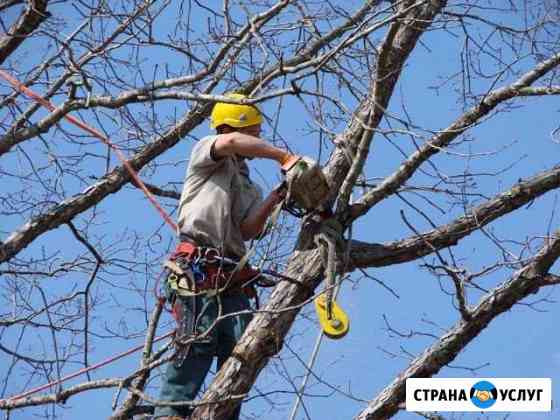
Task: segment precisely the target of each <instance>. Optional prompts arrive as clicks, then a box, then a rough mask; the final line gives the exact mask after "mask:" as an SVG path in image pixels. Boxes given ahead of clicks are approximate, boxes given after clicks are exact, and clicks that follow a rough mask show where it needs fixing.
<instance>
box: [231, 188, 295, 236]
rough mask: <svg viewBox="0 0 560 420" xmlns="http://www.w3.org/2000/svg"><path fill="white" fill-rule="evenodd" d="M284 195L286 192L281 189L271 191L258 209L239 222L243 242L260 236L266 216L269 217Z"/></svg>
mask: <svg viewBox="0 0 560 420" xmlns="http://www.w3.org/2000/svg"><path fill="white" fill-rule="evenodd" d="M285 195H286V191H285V190H283V189H282V190H281V189H276V190H274V191H272V192H271V193H270V194H269V195H268V196H267V197H266V198H265V200H264V201H263V202H262V204H261V205H260V207H259V208H258V209H257V210H255V211H254V212H253V213H252V214H250V215H249V216H248V217H247V218H246V219H245V220H243V222H241V226H240V227H241V236H243V240H244V241H248V240H249V239H253V238H256V237H257V236H259V235H260V234H261V232H262V230H263V228H264V224H265V223H266V219H268V216H270V214H271V213H272V211H273V210H274V207H275V206H276V204H278V203H279V202H280V201H282V199H283V198H284V196H285Z"/></svg>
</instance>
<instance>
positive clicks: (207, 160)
mask: <svg viewBox="0 0 560 420" xmlns="http://www.w3.org/2000/svg"><path fill="white" fill-rule="evenodd" d="M217 139H218V136H207V137H204V138H203V139H202V140H200V141H199V142H198V143H197V144H196V145H195V146H194V147H193V149H192V152H191V159H190V162H189V168H190V170H191V171H196V170H208V169H213V168H216V167H218V166H220V165H222V164H223V159H218V160H216V159H214V156H213V148H214V143H215V142H216V140H217Z"/></svg>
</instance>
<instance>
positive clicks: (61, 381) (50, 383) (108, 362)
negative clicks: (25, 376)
mask: <svg viewBox="0 0 560 420" xmlns="http://www.w3.org/2000/svg"><path fill="white" fill-rule="evenodd" d="M174 333H175V331H170V332H168V333H167V334H164V335H162V336H160V337H156V338H154V341H153V342H154V343H157V342H158V341H161V340H163V339H164V338H167V337H169V336H171V335H173V334H174ZM142 348H144V344H141V345H139V346H136V347H134V348H131V349H129V350H127V351H125V352H123V353H120V354H117V355H115V356H112V357H110V358H108V359H106V360H104V361H102V362H99V363H96V364H95V365H91V366H88V367H85V368H82V369H80V370H78V371H76V372H74V373H71V374H69V375H66V376H64V377H62V378H60V379H57V380H56V381H52V382H49V383H48V384H44V385H41V386H38V387H37V388H33V389H30V390H29V391H25V392H23V393H22V394H19V395H14V396H13V397H10V398H8V399H5V400H0V406H2V403H4V404H5V403H7V402H8V401H13V400H19V399H21V398H25V397H28V396H30V395H32V394H36V393H37V392H41V391H44V390H45V389H47V388H50V387H52V386H55V385H60V384H61V383H63V382H66V381H68V380H70V379H73V378H75V377H76V376H80V375H83V374H84V373H87V372H89V371H92V370H95V369H98V368H101V367H103V366H106V365H108V364H110V363H113V362H115V361H117V360H119V359H122V358H123V357H125V356H128V355H129V354H132V353H134V352H137V351H138V350H140V349H142Z"/></svg>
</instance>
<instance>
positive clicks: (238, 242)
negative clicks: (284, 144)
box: [179, 136, 262, 257]
mask: <svg viewBox="0 0 560 420" xmlns="http://www.w3.org/2000/svg"><path fill="white" fill-rule="evenodd" d="M216 139H217V136H208V137H205V138H203V139H202V140H200V141H199V142H198V143H197V144H196V145H195V146H194V147H193V150H192V153H191V159H190V162H189V166H188V169H187V177H186V179H185V184H184V186H183V193H182V194H181V201H180V204H179V234H180V235H181V236H183V237H187V238H189V239H190V240H192V241H193V242H194V243H196V244H197V245H199V246H207V247H214V248H217V249H218V250H220V251H221V252H222V253H223V255H225V256H229V257H242V256H243V255H245V251H246V249H245V242H244V241H243V238H242V236H241V230H240V226H241V222H242V221H243V220H244V219H245V218H246V217H247V216H248V215H249V214H251V213H252V212H253V211H255V210H256V209H257V208H258V207H259V205H260V204H261V203H262V192H261V189H260V188H259V187H258V186H257V185H256V184H254V183H253V182H251V180H250V179H249V168H248V167H247V164H246V163H245V161H244V160H242V159H241V160H239V159H236V158H233V157H225V158H222V159H218V160H214V159H213V156H212V152H211V151H212V146H213V144H214V142H215V141H216Z"/></svg>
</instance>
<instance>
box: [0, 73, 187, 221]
mask: <svg viewBox="0 0 560 420" xmlns="http://www.w3.org/2000/svg"><path fill="white" fill-rule="evenodd" d="M0 76H1V77H2V78H4V79H5V80H6V81H7V82H9V83H10V84H11V85H12V86H13V87H14V88H15V89H17V90H19V91H20V92H21V93H23V94H24V95H26V96H28V97H29V98H31V99H33V100H34V101H35V102H37V103H38V104H40V105H43V106H44V107H45V108H47V109H48V110H49V111H51V112H53V111H55V110H56V107H55V106H54V105H53V104H52V103H51V102H50V101H48V100H47V99H45V98H43V97H42V96H40V95H38V94H37V93H35V92H34V91H32V90H31V89H29V88H28V87H27V86H25V85H24V84H23V83H21V82H20V81H19V80H17V79H16V78H14V77H13V76H11V75H10V74H9V73H7V72H5V71H4V70H0ZM64 118H66V119H67V120H68V121H70V122H71V123H72V124H74V125H75V126H77V127H79V128H81V129H82V130H84V131H86V132H87V133H89V134H91V135H92V136H94V137H97V138H98V139H100V140H101V141H102V142H103V143H105V144H106V145H107V146H108V147H110V148H111V149H113V150H114V151H115V153H116V155H117V157H118V158H119V160H120V161H121V162H122V164H123V165H124V167H125V168H126V170H127V171H128V173H129V174H130V176H131V177H132V179H133V180H134V182H135V183H136V185H137V186H138V187H140V189H141V190H142V191H143V192H144V194H145V195H146V197H147V198H148V200H150V202H151V203H152V205H153V206H154V207H155V208H156V210H157V211H158V212H159V214H160V215H161V216H162V217H163V220H165V221H166V222H167V224H168V225H169V226H170V227H171V228H172V229H173V232H177V225H176V224H175V222H173V220H171V217H170V216H169V214H167V212H166V211H165V210H164V209H163V208H162V207H161V206H160V204H159V203H158V202H157V200H156V199H155V197H154V196H153V194H152V193H151V192H150V191H149V190H148V188H147V187H146V185H144V183H143V182H142V180H141V179H140V177H139V176H138V174H137V173H136V171H135V170H134V168H133V167H132V165H131V164H130V162H129V161H128V160H127V159H126V156H125V155H124V154H123V153H122V151H121V150H120V149H119V148H118V147H117V146H115V145H114V144H113V143H111V141H110V140H109V139H108V138H107V137H106V136H105V135H103V134H102V133H101V132H99V131H98V130H96V129H95V128H92V127H90V126H88V125H87V124H86V123H84V122H83V121H81V120H79V119H78V118H76V117H74V116H72V115H64Z"/></svg>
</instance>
